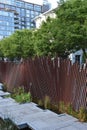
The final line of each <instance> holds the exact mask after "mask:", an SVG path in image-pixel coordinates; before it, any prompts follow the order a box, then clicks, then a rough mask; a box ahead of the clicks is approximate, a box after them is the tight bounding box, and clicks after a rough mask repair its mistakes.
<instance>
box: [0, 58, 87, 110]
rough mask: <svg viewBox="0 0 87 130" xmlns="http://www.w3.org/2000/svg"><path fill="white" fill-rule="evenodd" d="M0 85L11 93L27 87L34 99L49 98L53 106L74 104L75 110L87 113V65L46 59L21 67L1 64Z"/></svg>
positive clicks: (30, 62)
mask: <svg viewBox="0 0 87 130" xmlns="http://www.w3.org/2000/svg"><path fill="white" fill-rule="evenodd" d="M0 82H2V83H5V84H6V85H7V87H8V90H10V91H11V90H12V89H13V88H15V87H18V86H24V88H25V90H26V91H30V92H31V94H32V96H33V97H34V98H38V99H43V98H44V97H45V96H46V95H48V96H49V97H50V99H51V102H52V103H58V102H60V101H63V102H64V103H66V104H67V103H71V104H72V105H73V107H74V109H76V110H78V109H79V108H80V107H81V106H82V107H85V108H86V109H87V97H86V96H87V64H86V66H85V67H80V66H79V65H78V64H77V63H75V64H73V65H72V64H71V62H70V60H62V59H60V58H58V57H57V58H55V59H51V58H50V57H42V58H37V57H36V58H35V59H28V60H25V61H23V62H20V63H12V62H0Z"/></svg>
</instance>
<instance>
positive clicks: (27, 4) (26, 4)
mask: <svg viewBox="0 0 87 130" xmlns="http://www.w3.org/2000/svg"><path fill="white" fill-rule="evenodd" d="M25 7H26V8H28V9H30V10H33V4H30V3H25Z"/></svg>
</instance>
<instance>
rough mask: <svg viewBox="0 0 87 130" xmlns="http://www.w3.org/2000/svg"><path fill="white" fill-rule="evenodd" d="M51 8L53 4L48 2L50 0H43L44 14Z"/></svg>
mask: <svg viewBox="0 0 87 130" xmlns="http://www.w3.org/2000/svg"><path fill="white" fill-rule="evenodd" d="M50 8H51V3H49V2H48V0H43V7H42V12H43V13H44V12H46V11H48V10H49V9H50Z"/></svg>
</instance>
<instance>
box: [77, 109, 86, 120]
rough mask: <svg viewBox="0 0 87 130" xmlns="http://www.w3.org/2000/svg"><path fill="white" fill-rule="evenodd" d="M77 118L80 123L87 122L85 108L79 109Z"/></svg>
mask: <svg viewBox="0 0 87 130" xmlns="http://www.w3.org/2000/svg"><path fill="white" fill-rule="evenodd" d="M78 118H79V120H80V121H81V122H87V110H86V109H85V108H83V107H81V108H80V109H79V113H78Z"/></svg>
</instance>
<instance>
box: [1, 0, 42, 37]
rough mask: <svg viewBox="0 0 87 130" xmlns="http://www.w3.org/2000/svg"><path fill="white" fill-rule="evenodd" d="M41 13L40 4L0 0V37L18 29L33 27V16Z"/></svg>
mask: <svg viewBox="0 0 87 130" xmlns="http://www.w3.org/2000/svg"><path fill="white" fill-rule="evenodd" d="M41 13H42V6H41V5H37V4H33V3H28V2H25V1H22V0H0V39H2V38H4V37H7V36H9V35H11V34H12V33H13V32H14V31H15V30H18V29H30V28H34V27H35V24H34V22H33V18H34V17H36V16H38V15H39V14H41Z"/></svg>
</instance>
